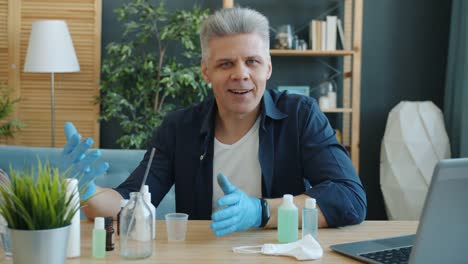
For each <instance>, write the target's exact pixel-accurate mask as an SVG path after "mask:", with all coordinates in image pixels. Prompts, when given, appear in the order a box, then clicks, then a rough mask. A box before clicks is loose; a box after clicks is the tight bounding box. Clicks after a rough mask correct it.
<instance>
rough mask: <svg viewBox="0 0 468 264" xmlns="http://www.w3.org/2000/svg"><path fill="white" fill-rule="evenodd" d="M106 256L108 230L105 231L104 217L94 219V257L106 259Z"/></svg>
mask: <svg viewBox="0 0 468 264" xmlns="http://www.w3.org/2000/svg"><path fill="white" fill-rule="evenodd" d="M105 256H106V230H105V229H104V217H96V218H94V229H93V257H95V258H104V257H105Z"/></svg>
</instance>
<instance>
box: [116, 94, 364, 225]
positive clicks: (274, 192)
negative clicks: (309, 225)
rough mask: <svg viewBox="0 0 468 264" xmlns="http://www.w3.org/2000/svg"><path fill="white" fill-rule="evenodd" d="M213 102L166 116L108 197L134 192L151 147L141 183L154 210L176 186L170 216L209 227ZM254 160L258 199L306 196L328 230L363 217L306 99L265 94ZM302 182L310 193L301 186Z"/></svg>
mask: <svg viewBox="0 0 468 264" xmlns="http://www.w3.org/2000/svg"><path fill="white" fill-rule="evenodd" d="M216 111H217V107H216V102H215V100H214V99H213V98H209V99H206V100H205V101H203V102H202V103H200V104H198V105H196V106H193V107H189V108H185V109H181V110H178V111H175V112H172V113H170V114H168V115H167V116H166V118H165V119H164V121H163V122H162V124H161V126H160V127H159V129H158V130H157V132H156V133H155V136H154V138H153V140H152V142H151V144H150V146H149V148H148V151H147V152H146V154H145V157H144V159H143V160H142V161H141V163H140V164H139V166H138V167H137V168H136V169H135V170H134V171H133V173H132V174H131V175H130V177H129V178H128V179H127V180H125V181H124V182H123V183H122V184H121V185H119V186H118V187H117V188H116V189H115V190H116V191H118V192H119V193H120V194H121V195H122V196H123V197H125V198H127V197H128V196H129V193H130V192H132V191H138V189H139V187H140V185H141V181H142V180H143V175H144V172H145V169H146V165H147V163H148V160H149V156H150V152H151V148H153V147H155V148H156V154H155V157H154V160H153V163H152V165H151V169H150V173H149V175H148V180H147V184H148V185H149V190H150V192H151V193H152V203H153V204H154V205H155V206H158V205H159V202H160V201H161V200H162V198H163V197H164V195H165V194H166V193H167V192H168V191H169V189H170V188H171V186H172V185H173V184H175V196H176V210H177V212H184V213H187V214H188V215H189V216H190V219H204V220H208V219H210V217H211V213H212V212H211V211H212V199H213V198H212V197H213V142H214V127H215V124H214V122H215V113H216ZM258 159H259V161H260V167H261V171H262V196H263V197H264V198H280V197H282V196H283V194H292V195H299V194H306V195H308V196H311V197H313V198H315V199H316V200H317V204H318V205H319V207H320V209H321V210H322V212H323V214H324V216H325V218H326V220H327V223H328V225H329V226H330V227H335V226H344V225H349V224H357V223H360V222H362V221H363V220H364V218H365V215H366V195H365V192H364V188H363V186H362V184H361V182H360V180H359V177H358V175H357V174H356V171H355V169H354V167H353V164H352V162H351V160H350V158H349V156H348V153H347V151H346V150H345V149H344V148H343V146H342V145H341V144H339V143H338V142H337V140H336V136H335V131H334V130H333V129H332V128H331V126H330V123H329V122H328V119H327V118H326V116H325V115H324V114H323V113H322V111H320V109H319V107H318V105H317V102H316V101H315V100H314V99H313V98H309V97H305V96H299V95H292V94H288V93H285V92H283V93H280V92H278V91H276V90H266V91H265V94H264V95H263V98H262V101H261V120H260V129H259V152H258ZM304 180H307V181H308V182H309V183H310V185H311V187H310V186H308V187H306V186H307V185H306V184H305V183H304Z"/></svg>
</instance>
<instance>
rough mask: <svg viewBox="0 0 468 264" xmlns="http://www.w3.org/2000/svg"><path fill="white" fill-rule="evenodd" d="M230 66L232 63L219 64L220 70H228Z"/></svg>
mask: <svg viewBox="0 0 468 264" xmlns="http://www.w3.org/2000/svg"><path fill="white" fill-rule="evenodd" d="M231 66H232V62H229V61H228V62H223V63H221V64H219V67H221V68H228V67H231Z"/></svg>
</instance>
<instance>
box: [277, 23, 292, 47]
mask: <svg viewBox="0 0 468 264" xmlns="http://www.w3.org/2000/svg"><path fill="white" fill-rule="evenodd" d="M292 45H293V30H292V26H291V25H282V26H279V27H278V30H277V31H276V37H275V48H276V49H291V48H292Z"/></svg>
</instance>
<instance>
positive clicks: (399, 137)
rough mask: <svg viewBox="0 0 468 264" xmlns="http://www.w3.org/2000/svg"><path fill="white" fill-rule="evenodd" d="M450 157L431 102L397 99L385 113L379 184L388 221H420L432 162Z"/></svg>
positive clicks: (437, 112)
mask: <svg viewBox="0 0 468 264" xmlns="http://www.w3.org/2000/svg"><path fill="white" fill-rule="evenodd" d="M447 158H450V144H449V139H448V136H447V132H446V130H445V125H444V118H443V115H442V112H441V111H440V109H439V108H437V106H436V105H434V104H433V103H432V102H430V101H425V102H406V101H403V102H400V103H399V104H398V105H397V106H395V107H394V108H393V109H392V110H391V111H390V114H389V116H388V120H387V125H386V128H385V134H384V137H383V140H382V146H381V153H380V187H381V189H382V193H383V197H384V201H385V209H386V211H387V216H388V218H389V219H390V220H419V217H420V215H421V211H422V208H423V205H424V200H425V198H426V194H427V190H428V187H429V184H430V182H431V178H432V172H433V170H434V167H435V165H436V164H437V162H438V161H439V160H441V159H447Z"/></svg>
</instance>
